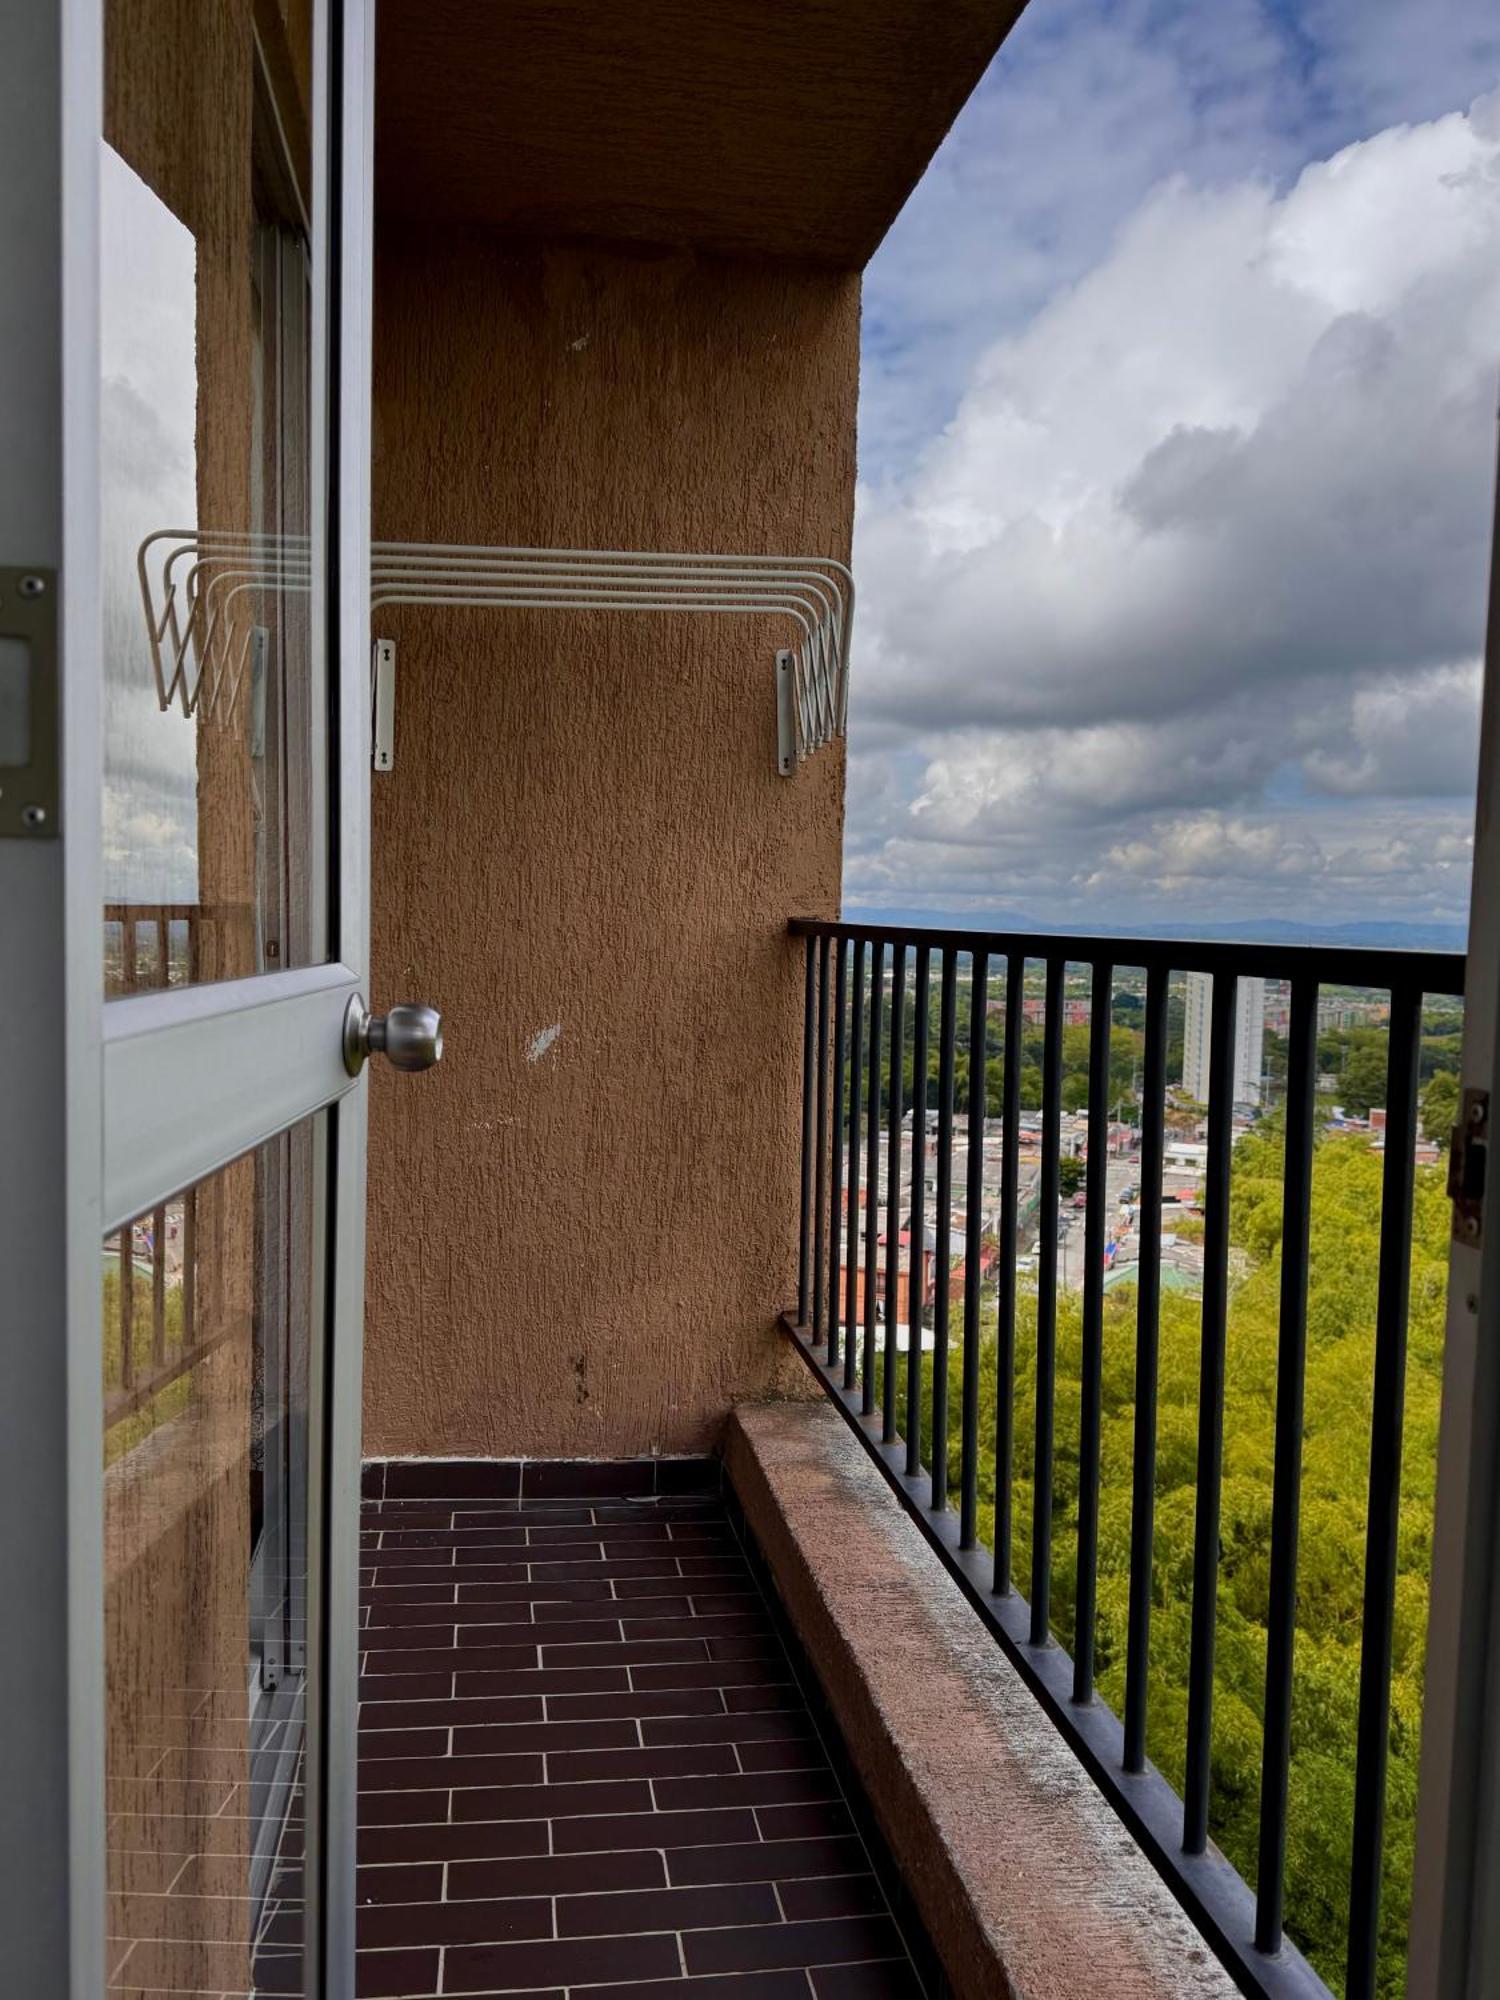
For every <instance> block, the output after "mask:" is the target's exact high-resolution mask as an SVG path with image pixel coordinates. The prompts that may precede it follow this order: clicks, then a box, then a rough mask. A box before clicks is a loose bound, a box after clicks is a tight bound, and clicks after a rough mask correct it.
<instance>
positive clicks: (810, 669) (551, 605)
mask: <svg viewBox="0 0 1500 2000" xmlns="http://www.w3.org/2000/svg"><path fill="white" fill-rule="evenodd" d="M370 555H371V560H370V606H371V611H372V614H373V613H378V611H379V610H380V609H381V607H383V606H385V605H420V604H430V605H433V606H442V607H448V606H459V607H466V608H480V609H483V608H492V609H497V610H536V609H557V610H564V609H565V610H575V611H576V610H594V611H612V612H613V611H692V612H712V613H715V614H720V615H733V616H738V617H744V616H746V615H750V614H759V615H763V616H771V617H776V618H779V619H781V620H783V621H785V622H786V623H788V624H790V625H791V626H792V627H793V628H794V631H795V633H796V635H797V636H796V638H795V641H794V643H793V644H792V645H790V646H784V647H782V648H780V649H779V650H778V651H777V652H776V655H775V676H776V680H775V687H776V720H777V730H776V736H777V753H776V764H777V769H778V771H779V772H780V773H781V775H782V776H783V777H790V776H791V775H792V774H793V773H794V772H795V770H796V769H797V766H798V764H799V763H801V762H802V761H803V760H804V759H806V758H808V757H810V756H812V755H813V754H814V752H815V751H817V750H820V749H822V748H823V747H824V745H825V744H827V743H830V742H832V741H833V740H834V739H835V738H836V737H839V736H841V735H842V734H843V733H844V728H845V724H846V721H847V715H848V701H849V642H850V636H851V629H852V625H853V619H854V579H853V577H852V576H851V575H850V573H849V571H848V569H847V568H846V567H845V565H844V564H843V563H841V562H837V561H835V560H834V559H833V558H832V557H830V556H774V555H767V556H744V555H710V554H698V553H693V554H670V553H666V552H661V551H656V550H642V549H524V548H486V547H467V546H463V545H460V544H442V543H428V542H375V543H373V544H372V545H371V552H370ZM137 572H138V575H139V579H140V588H141V599H142V603H143V605H144V607H145V615H146V629H147V633H148V636H149V639H150V645H151V660H152V669H153V672H154V674H155V679H156V694H157V700H158V702H159V703H160V705H161V707H162V708H163V710H166V709H169V708H172V707H174V706H175V707H180V709H181V711H182V713H183V714H184V715H188V716H191V715H194V714H197V715H203V716H209V717H213V718H214V719H216V720H218V721H220V722H227V721H228V720H229V719H230V717H232V715H233V713H234V710H235V706H236V704H237V702H238V700H239V697H240V691H241V689H242V687H243V686H244V685H245V682H246V678H247V666H248V663H249V661H250V659H251V656H252V652H253V648H254V646H255V643H256V634H257V632H258V631H260V630H262V629H263V628H262V627H261V626H259V625H258V624H257V622H256V614H257V611H258V610H259V603H258V601H257V593H267V594H274V593H277V592H283V591H291V592H299V591H306V590H307V589H309V588H310V585H311V557H310V552H309V547H308V543H307V541H306V539H305V538H293V537H270V536H257V535H235V534H223V533H214V532H211V531H203V530H192V529H160V530H158V531H157V532H156V533H155V534H152V535H148V536H147V537H146V539H145V541H143V542H142V543H141V546H140V549H139V551H138V555H137ZM262 601H263V600H262ZM394 658H395V650H394V646H393V645H392V643H391V642H390V641H389V640H386V639H380V638H377V640H376V642H375V663H376V665H375V672H376V676H377V685H376V689H375V711H376V717H377V724H378V721H379V717H380V714H381V712H382V706H383V707H384V712H385V714H386V716H387V719H389V715H390V713H391V707H392V698H391V687H392V685H393V683H392V682H391V681H390V680H389V679H387V682H386V685H385V687H384V689H382V688H381V686H380V685H379V676H380V675H381V674H385V675H387V676H390V675H393V673H394ZM390 762H391V759H390V754H389V744H388V743H387V746H386V756H385V758H384V761H383V762H382V760H381V758H380V756H379V754H378V753H377V756H376V765H377V768H380V769H389V768H390Z"/></svg>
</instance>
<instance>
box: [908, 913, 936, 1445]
mask: <svg viewBox="0 0 1500 2000" xmlns="http://www.w3.org/2000/svg"><path fill="white" fill-rule="evenodd" d="M931 967H932V955H931V953H930V952H929V950H928V948H927V946H926V945H925V944H919V945H918V946H917V957H916V980H915V985H914V989H913V993H912V1003H911V1004H912V1067H911V1194H910V1196H909V1198H908V1199H909V1202H910V1207H909V1209H908V1214H909V1215H910V1218H911V1226H910V1229H909V1232H908V1248H907V1256H906V1469H907V1471H908V1472H909V1473H916V1472H920V1471H921V1469H922V1307H923V1302H924V1299H925V1297H926V1292H927V1023H928V1016H929V1013H930V1011H931V995H930V976H931Z"/></svg>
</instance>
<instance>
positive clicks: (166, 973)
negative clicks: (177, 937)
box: [156, 910, 172, 988]
mask: <svg viewBox="0 0 1500 2000" xmlns="http://www.w3.org/2000/svg"><path fill="white" fill-rule="evenodd" d="M171 929H172V926H171V921H170V919H169V918H168V917H167V915H166V912H165V911H162V910H158V912H157V914H156V983H157V985H158V986H160V987H162V988H166V987H167V986H169V985H170V984H171V977H172V970H171V956H170V945H171Z"/></svg>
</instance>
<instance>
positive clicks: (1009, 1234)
mask: <svg viewBox="0 0 1500 2000" xmlns="http://www.w3.org/2000/svg"><path fill="white" fill-rule="evenodd" d="M1025 996H1026V960H1025V959H1024V958H1023V957H1022V956H1021V954H1020V953H1019V952H1012V953H1011V955H1010V956H1009V958H1007V959H1006V961H1005V1055H1004V1058H1003V1064H1004V1067H1003V1070H1002V1074H1001V1084H1000V1283H999V1294H1000V1295H999V1299H998V1302H997V1311H996V1341H995V1568H994V1574H993V1576H992V1578H991V1588H992V1589H994V1590H995V1591H997V1592H998V1593H999V1595H1000V1596H1002V1597H1006V1596H1009V1594H1010V1588H1011V1546H1012V1542H1013V1540H1014V1534H1015V1520H1014V1507H1015V1497H1014V1491H1013V1489H1014V1486H1015V1477H1016V1216H1017V1211H1018V1208H1019V1205H1020V1191H1021V1023H1022V1020H1023V1018H1024V1016H1023V1013H1022V1003H1023V1001H1024V999H1025ZM1054 1234H1055V1231H1054Z"/></svg>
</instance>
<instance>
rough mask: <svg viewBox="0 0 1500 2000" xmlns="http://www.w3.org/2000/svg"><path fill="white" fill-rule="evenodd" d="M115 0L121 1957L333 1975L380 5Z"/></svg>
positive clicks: (114, 1356)
mask: <svg viewBox="0 0 1500 2000" xmlns="http://www.w3.org/2000/svg"><path fill="white" fill-rule="evenodd" d="M104 16H105V63H104V71H105V88H104V106H105V111H104V129H103V133H102V143H101V149H100V158H99V214H100V221H101V230H100V239H101V241H100V256H99V330H100V331H99V338H100V358H101V366H100V419H99V421H100V431H99V453H100V471H101V482H100V483H101V507H100V530H101V543H100V591H101V598H102V614H103V649H102V655H103V657H102V675H101V682H100V687H99V699H100V703H101V720H102V739H103V767H104V768H103V776H104V792H103V826H102V857H101V859H102V886H103V898H102V902H103V907H102V910H99V911H98V913H97V915H96V917H95V922H96V923H102V926H103V938H102V943H103V951H102V961H103V973H104V992H105V996H106V1004H105V1006H104V1010H103V1015H104V1019H103V1038H104V1061H103V1073H104V1162H103V1205H104V1223H105V1228H106V1234H105V1236H104V1239H103V1244H102V1299H103V1313H102V1321H103V1352H102V1357H101V1359H102V1387H103V1424H102V1439H101V1456H102V1464H103V1532H104V1574H103V1599H104V1655H105V1658H104V1669H105V1763H106V1774H107V1775H106V1785H107V1797H106V1800H105V1814H106V1822H105V1876H106V1879H105V1882H104V1885H103V1891H104V1895H103V1900H104V1904H105V1930H106V1955H107V1982H108V1989H107V1990H108V1991H109V1993H110V1994H111V1996H129V2000H147V1996H150V2000H163V1996H167V1995H173V1996H179V2000H189V1996H198V1995H203V1994H213V1995H215V1996H224V2000H229V1996H234V2000H240V1996H248V1995H259V1994H306V1995H318V1996H319V2000H322V1996H324V1995H327V1996H328V2000H348V1996H350V1995H352V1991H353V1959H352V1936H353V1907H352V1905H353V1817H354V1772H353V1761H354V1759H353V1750H354V1737H353V1715H354V1702H355V1676H356V1669H357V1651H356V1648H357V1627H356V1619H355V1613H354V1609H353V1593H354V1590H355V1586H356V1556H355V1540H356V1536H357V1520H356V1507H357V1494H356V1491H355V1489H356V1487H357V1476H356V1475H357V1465H358V1450H359V1446H358V1425H359V1412H358V1397H357V1387H358V1368H359V1363H358V1344H359V1339H360V1307H361V1267H362V1228H363V1193H364V1090H363V1086H362V1084H361V1083H360V1082H359V1081H358V1080H357V1079H356V1078H355V1077H353V1076H351V1075H350V1073H349V1070H348V1069H347V1067H346V1065H345V1060H344V1036H343V1026H344V1016H345V1012H346V1009H347V1008H348V1007H349V1005H350V1003H351V1002H352V1000H353V999H354V997H355V995H356V993H357V992H358V991H359V987H360V982H361V980H362V978H363V974H364V970H365V965H366V939H365V922H366V918H365V911H366V905H367V893H366V880H367V871H368V848H367V832H366V825H367V821H366V800H365V794H364V784H365V773H366V772H367V770H368V747H367V743H366V741H365V738H366V735H367V727H368V721H367V673H368V667H367V661H368V615H367V607H368V539H367V538H368V523H367V512H368V499H367V484H366V479H365V474H364V460H365V459H366V458H367V455H368V410H367V407H366V406H365V403H364V401H363V399H364V398H365V397H366V395H367V386H366V385H367V367H366V362H365V354H364V349H363V346H362V343H364V342H365V341H366V340H367V328H368V308H367V288H368V243H367V240H366V232H367V209H368V202H367V199H366V188H367V165H368V163H367V159H366V158H365V149H366V147H367V134H368V102H367V97H368V91H367V82H366V70H367V63H366V51H367V40H366V35H367V21H366V14H365V9H364V8H363V7H362V6H360V5H357V4H355V0H345V4H339V0H321V4H317V3H316V0H193V4H191V5H173V6H158V5H155V4H146V5H143V4H141V0H105V8H104ZM335 104H337V106H338V115H337V116H335V115H334V107H335ZM335 144H336V146H337V150H336V151H335V150H333V147H334V145H335ZM330 329H336V330H337V344H334V340H333V337H332V336H331V333H330Z"/></svg>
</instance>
